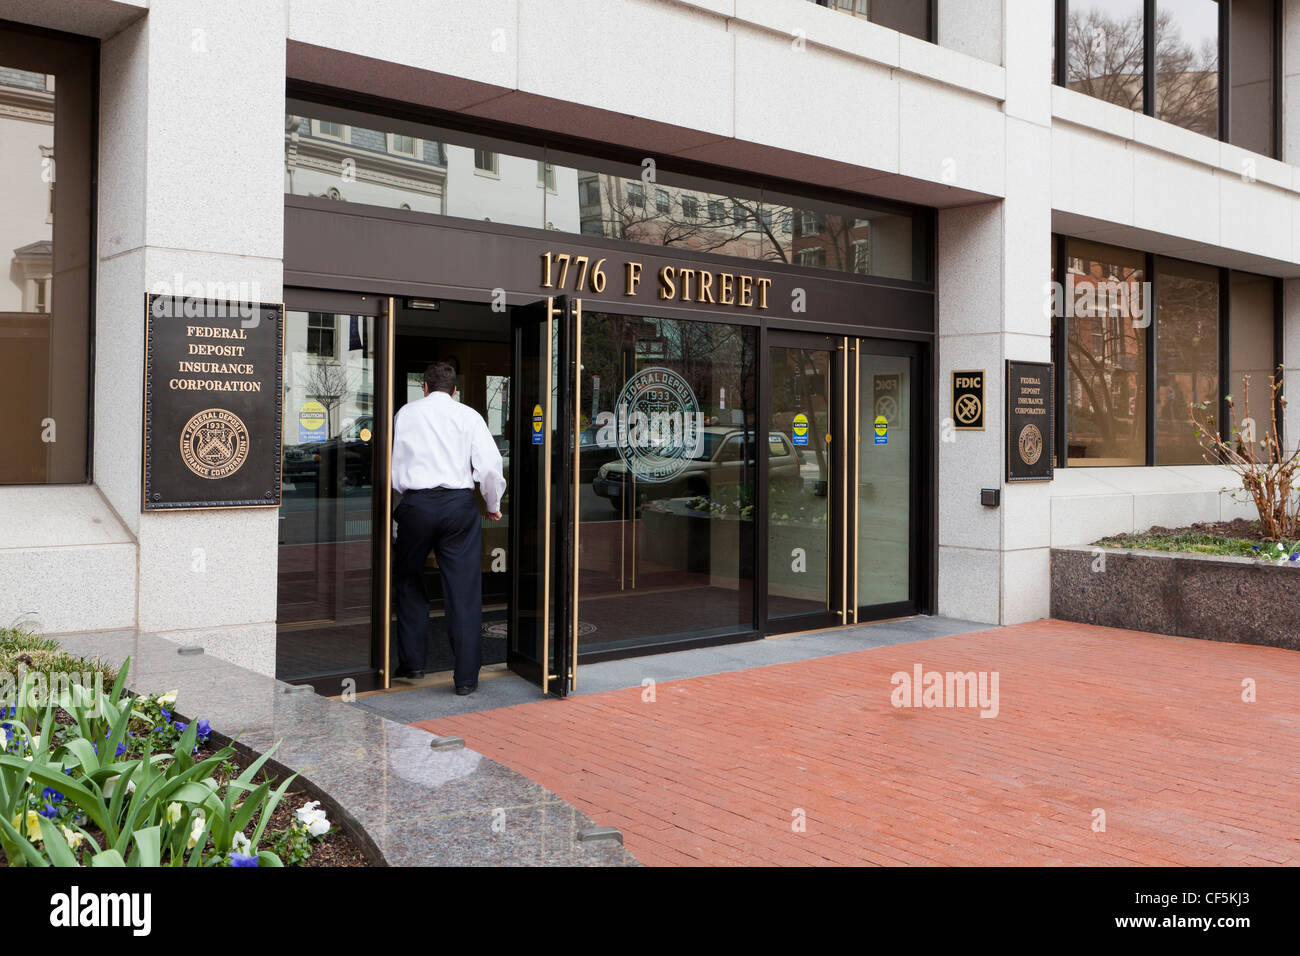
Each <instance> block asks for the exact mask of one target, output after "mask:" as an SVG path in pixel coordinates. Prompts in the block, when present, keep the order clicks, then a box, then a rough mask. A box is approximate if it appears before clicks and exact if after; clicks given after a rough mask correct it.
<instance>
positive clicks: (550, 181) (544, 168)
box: [537, 159, 555, 192]
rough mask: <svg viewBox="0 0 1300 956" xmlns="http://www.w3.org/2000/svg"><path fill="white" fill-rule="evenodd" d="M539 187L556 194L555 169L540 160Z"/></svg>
mask: <svg viewBox="0 0 1300 956" xmlns="http://www.w3.org/2000/svg"><path fill="white" fill-rule="evenodd" d="M537 185H538V186H543V187H545V189H546V190H547V191H548V192H555V167H554V166H552V165H551V164H550V163H544V162H542V161H541V160H540V159H539V160H538V161H537Z"/></svg>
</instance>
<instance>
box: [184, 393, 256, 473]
mask: <svg viewBox="0 0 1300 956" xmlns="http://www.w3.org/2000/svg"><path fill="white" fill-rule="evenodd" d="M247 459H248V429H247V428H246V427H245V426H244V423H243V422H242V421H241V420H240V418H239V416H238V415H236V414H235V413H234V412H228V411H226V410H225V409H224V408H208V409H204V410H203V411H201V412H199V413H198V414H197V415H195V416H194V417H193V418H191V419H190V420H189V421H188V422H186V423H185V427H184V428H182V429H181V460H182V461H184V462H185V467H186V468H188V469H189V470H190V471H192V472H194V474H196V475H198V476H199V477H200V478H229V477H230V476H231V475H233V474H234V473H235V472H237V471H239V469H240V468H241V467H243V464H244V462H245V461H246V460H247Z"/></svg>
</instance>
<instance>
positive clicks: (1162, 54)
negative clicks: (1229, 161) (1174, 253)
mask: <svg viewBox="0 0 1300 956" xmlns="http://www.w3.org/2000/svg"><path fill="white" fill-rule="evenodd" d="M1148 2H1149V3H1150V6H1149V7H1148V3H1147V2H1144V0H1057V7H1056V9H1057V18H1058V20H1057V29H1056V34H1055V39H1054V43H1055V46H1056V47H1057V48H1058V56H1057V61H1058V62H1057V63H1056V65H1055V66H1054V68H1053V69H1054V77H1055V80H1056V82H1058V83H1062V84H1065V85H1066V86H1068V87H1070V89H1073V90H1078V91H1079V92H1081V93H1086V94H1087V95H1089V96H1095V97H1097V98H1099V99H1103V100H1106V101H1107V102H1110V103H1115V104H1117V105H1119V106H1123V107H1125V108H1126V109H1133V110H1141V111H1143V112H1145V113H1147V114H1148V115H1150V116H1154V117H1156V118H1157V119H1161V120H1164V121H1166V122H1169V123H1173V124H1175V125H1177V126H1181V127H1183V128H1184V129H1189V130H1192V131H1193V132H1196V133H1200V134H1202V135H1204V136H1210V137H1214V138H1216V139H1220V138H1221V139H1225V140H1226V141H1228V142H1231V143H1233V144H1235V145H1237V146H1241V147H1242V148H1244V149H1249V150H1252V151H1254V152H1257V153H1262V154H1264V155H1266V156H1276V155H1278V153H1279V143H1278V135H1277V134H1278V129H1279V126H1280V119H1279V107H1278V104H1279V102H1280V99H1281V97H1280V86H1279V78H1278V76H1277V75H1276V72H1277V71H1276V70H1275V63H1276V61H1277V59H1278V58H1279V57H1280V55H1281V48H1280V39H1279V37H1278V35H1277V17H1278V6H1277V0H1232V2H1231V3H1227V2H1226V0H1225V2H1223V3H1221V2H1219V0H1148ZM1147 9H1154V11H1155V14H1154V17H1152V18H1151V19H1149V20H1148V18H1147V16H1146V11H1147ZM1225 19H1226V20H1227V23H1228V32H1227V37H1228V40H1229V42H1228V44H1227V46H1228V49H1227V50H1226V51H1225V49H1224V47H1225V44H1224V34H1223V30H1222V24H1223V22H1224V20H1225ZM1062 44H1064V46H1065V50H1066V55H1065V57H1064V58H1062V57H1060V56H1059V48H1060V47H1061V45H1062ZM1148 49H1149V50H1150V51H1152V52H1153V54H1154V56H1148ZM1225 52H1227V53H1229V54H1230V55H1229V56H1227V57H1226V62H1225V55H1224V54H1225ZM1223 87H1226V88H1227V89H1228V91H1229V93H1230V94H1231V95H1230V96H1228V97H1227V98H1221V96H1220V94H1221V89H1222V88H1223ZM1221 107H1223V108H1224V109H1226V114H1225V115H1220V114H1221Z"/></svg>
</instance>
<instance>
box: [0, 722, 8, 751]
mask: <svg viewBox="0 0 1300 956" xmlns="http://www.w3.org/2000/svg"><path fill="white" fill-rule="evenodd" d="M8 749H9V735H8V734H6V733H5V732H4V728H3V727H0V750H8Z"/></svg>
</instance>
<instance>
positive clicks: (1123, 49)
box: [1057, 0, 1145, 110]
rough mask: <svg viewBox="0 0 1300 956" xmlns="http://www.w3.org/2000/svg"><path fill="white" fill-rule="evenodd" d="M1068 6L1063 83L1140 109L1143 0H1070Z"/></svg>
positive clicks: (1098, 96) (1099, 97) (1143, 34)
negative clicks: (1065, 68)
mask: <svg viewBox="0 0 1300 956" xmlns="http://www.w3.org/2000/svg"><path fill="white" fill-rule="evenodd" d="M1068 8H1069V20H1068V27H1067V36H1066V43H1067V46H1066V49H1067V51H1068V52H1067V55H1066V66H1067V73H1066V78H1065V82H1066V85H1067V86H1069V87H1070V89H1072V90H1078V91H1079V92H1080V93H1086V94H1088V95H1089V96H1095V97H1097V98H1098V99H1101V100H1105V101H1106V102H1108V103H1115V104H1118V105H1119V106H1123V107H1125V108H1127V109H1134V110H1140V109H1142V95H1143V55H1144V44H1145V32H1144V30H1145V25H1144V18H1143V11H1142V0H1070V2H1069V4H1068ZM1057 9H1058V10H1059V9H1060V7H1059V6H1058V7H1057Z"/></svg>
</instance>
